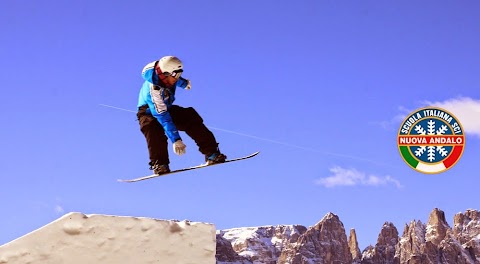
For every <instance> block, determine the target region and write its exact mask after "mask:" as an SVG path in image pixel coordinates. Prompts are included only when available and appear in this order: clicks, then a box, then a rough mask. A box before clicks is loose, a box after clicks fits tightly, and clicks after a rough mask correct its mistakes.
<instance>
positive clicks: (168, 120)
mask: <svg viewBox="0 0 480 264" xmlns="http://www.w3.org/2000/svg"><path fill="white" fill-rule="evenodd" d="M150 86H151V88H150V95H151V97H152V100H150V101H149V102H148V108H150V111H151V113H152V115H153V116H154V117H155V118H157V120H158V122H159V123H160V124H161V125H162V127H163V129H164V130H165V133H166V134H167V137H168V138H169V139H170V141H171V142H172V143H174V142H175V141H177V140H181V139H182V138H181V137H180V133H179V132H178V129H177V127H176V126H175V124H174V123H173V121H172V117H171V116H170V113H169V112H168V110H167V106H166V105H165V103H164V102H163V98H162V94H161V90H155V89H154V86H153V85H150Z"/></svg>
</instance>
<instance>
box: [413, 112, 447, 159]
mask: <svg viewBox="0 0 480 264" xmlns="http://www.w3.org/2000/svg"><path fill="white" fill-rule="evenodd" d="M436 123H437V122H435V121H434V120H432V119H430V120H428V122H427V127H426V128H427V129H426V130H425V128H424V127H423V126H422V125H421V124H418V125H416V126H415V132H417V133H418V134H419V135H445V134H446V133H447V132H448V127H447V125H444V124H442V125H440V127H439V128H438V129H436V126H437V125H436ZM450 134H451V133H450ZM447 148H448V147H445V146H420V147H416V149H415V151H414V153H415V156H417V157H418V158H420V159H423V158H422V157H423V156H424V155H425V156H426V160H428V161H429V162H435V161H437V160H439V158H437V155H440V160H441V159H443V158H445V157H447V155H448V153H449V150H447ZM448 149H451V148H448Z"/></svg>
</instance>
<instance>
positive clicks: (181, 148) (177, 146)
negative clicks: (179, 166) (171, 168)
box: [173, 139, 187, 156]
mask: <svg viewBox="0 0 480 264" xmlns="http://www.w3.org/2000/svg"><path fill="white" fill-rule="evenodd" d="M186 148H187V146H185V144H183V141H182V140H181V139H179V140H177V141H175V143H173V152H175V154H177V155H179V156H181V155H183V154H185V153H186V152H187V150H186Z"/></svg>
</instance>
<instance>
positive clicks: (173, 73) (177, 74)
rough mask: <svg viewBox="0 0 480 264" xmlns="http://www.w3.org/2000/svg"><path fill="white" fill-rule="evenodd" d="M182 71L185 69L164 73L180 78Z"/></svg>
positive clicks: (166, 75)
mask: <svg viewBox="0 0 480 264" xmlns="http://www.w3.org/2000/svg"><path fill="white" fill-rule="evenodd" d="M182 72H183V70H181V69H180V70H175V71H173V72H172V73H170V72H164V73H163V75H165V77H168V76H172V77H173V78H175V79H178V78H180V76H181V75H182Z"/></svg>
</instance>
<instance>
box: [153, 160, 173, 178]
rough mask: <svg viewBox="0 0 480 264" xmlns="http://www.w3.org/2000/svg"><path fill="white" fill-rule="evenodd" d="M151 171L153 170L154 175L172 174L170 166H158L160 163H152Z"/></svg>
mask: <svg viewBox="0 0 480 264" xmlns="http://www.w3.org/2000/svg"><path fill="white" fill-rule="evenodd" d="M149 165H150V170H153V173H154V174H157V175H162V174H165V173H169V172H170V168H169V167H168V164H163V165H162V164H158V161H154V162H150V163H149Z"/></svg>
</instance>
